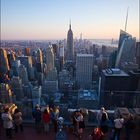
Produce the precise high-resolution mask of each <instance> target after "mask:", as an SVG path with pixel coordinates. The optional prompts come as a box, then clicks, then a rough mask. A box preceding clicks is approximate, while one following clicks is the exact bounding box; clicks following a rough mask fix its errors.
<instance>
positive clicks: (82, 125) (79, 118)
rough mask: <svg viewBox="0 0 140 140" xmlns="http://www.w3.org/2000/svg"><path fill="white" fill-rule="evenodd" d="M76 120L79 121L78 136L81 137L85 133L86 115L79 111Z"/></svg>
mask: <svg viewBox="0 0 140 140" xmlns="http://www.w3.org/2000/svg"><path fill="white" fill-rule="evenodd" d="M76 121H77V129H78V136H79V138H81V137H82V134H83V130H84V128H85V122H84V117H83V115H82V113H81V112H78V115H77V118H76Z"/></svg>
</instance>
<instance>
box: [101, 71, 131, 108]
mask: <svg viewBox="0 0 140 140" xmlns="http://www.w3.org/2000/svg"><path fill="white" fill-rule="evenodd" d="M99 83H100V84H99V89H100V92H99V97H100V105H101V106H102V105H103V106H105V107H106V108H110V107H115V106H116V107H124V106H131V107H132V104H133V103H132V102H131V100H130V99H131V96H130V95H132V94H133V93H132V92H131V94H130V93H129V91H132V90H131V78H130V76H129V75H128V74H127V73H125V72H124V71H122V70H120V69H105V70H102V73H101V81H100V82H99Z"/></svg>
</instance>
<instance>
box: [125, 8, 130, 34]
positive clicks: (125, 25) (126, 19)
mask: <svg viewBox="0 0 140 140" xmlns="http://www.w3.org/2000/svg"><path fill="white" fill-rule="evenodd" d="M128 12H129V7H128V8H127V14H126V21H125V32H126V28H127V20H128Z"/></svg>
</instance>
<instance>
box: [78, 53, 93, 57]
mask: <svg viewBox="0 0 140 140" xmlns="http://www.w3.org/2000/svg"><path fill="white" fill-rule="evenodd" d="M77 56H78V57H93V56H94V55H93V54H82V53H80V54H77Z"/></svg>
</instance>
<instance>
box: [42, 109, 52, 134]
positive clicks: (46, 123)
mask: <svg viewBox="0 0 140 140" xmlns="http://www.w3.org/2000/svg"><path fill="white" fill-rule="evenodd" d="M42 122H43V125H44V131H45V133H46V134H47V133H48V132H49V125H50V113H49V112H48V109H47V108H46V109H45V110H44V112H43V114H42Z"/></svg>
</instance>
